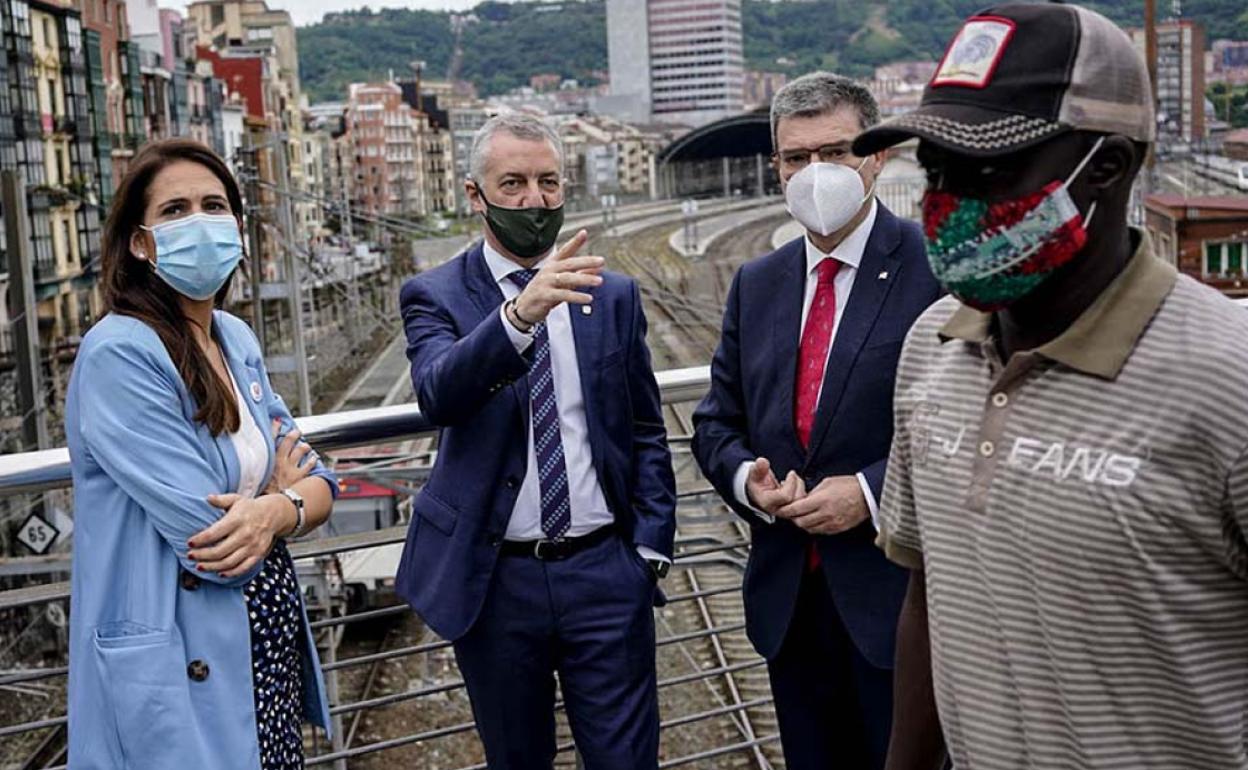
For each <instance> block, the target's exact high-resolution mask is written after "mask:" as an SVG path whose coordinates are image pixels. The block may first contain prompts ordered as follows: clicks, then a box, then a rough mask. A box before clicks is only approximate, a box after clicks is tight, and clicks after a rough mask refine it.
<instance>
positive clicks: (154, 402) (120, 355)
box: [65, 311, 338, 770]
mask: <svg viewBox="0 0 1248 770" xmlns="http://www.w3.org/2000/svg"><path fill="white" fill-rule="evenodd" d="M213 326H214V329H215V330H216V332H217V335H218V338H219V340H220V342H221V345H222V347H223V349H224V350H225V357H226V360H227V361H228V363H229V366H230V370H231V371H232V372H233V374H234V379H235V381H237V382H238V386H239V389H240V390H241V391H242V392H243V396H244V399H245V400H246V401H247V403H248V406H250V407H251V414H252V416H253V417H254V418H255V421H256V423H257V424H258V425H259V426H260V427H261V429H263V430H266V431H267V430H269V428H270V425H271V423H272V421H273V419H274V418H280V419H281V420H282V425H283V428H282V430H283V433H284V432H285V431H287V430H289V429H290V427H291V426H292V425H293V423H292V420H291V416H290V412H289V411H288V410H287V409H286V405H285V404H284V403H283V402H282V399H281V397H280V396H278V395H277V394H276V393H274V392H273V389H272V388H271V387H270V384H269V378H268V374H267V373H266V372H265V369H264V363H263V360H262V357H261V353H260V346H259V345H258V343H257V342H256V338H255V336H254V335H253V334H252V332H251V329H250V328H249V327H248V326H247V325H246V324H245V323H243V321H241V320H239V319H238V318H235V317H234V316H231V315H229V314H228V313H224V312H221V311H216V312H215V313H214V314H213ZM195 411H196V406H195V403H194V401H193V400H192V399H191V396H190V394H189V392H188V391H187V389H186V386H185V385H184V384H183V382H182V378H181V377H180V376H179V374H178V371H177V368H176V367H175V366H174V364H173V361H172V360H171V359H170V357H169V354H168V353H167V352H166V350H165V346H164V344H163V343H161V341H160V338H159V337H158V336H157V335H156V332H155V331H154V330H152V328H151V327H149V326H147V325H146V324H145V323H143V322H142V321H139V320H137V319H135V318H131V317H128V316H122V315H116V314H110V315H108V316H106V317H105V318H103V319H102V320H101V321H100V322H99V323H97V324H96V325H95V326H94V327H93V328H92V329H91V331H90V332H88V333H87V335H86V337H85V338H84V339H83V341H82V345H81V347H80V348H79V351H78V358H77V361H76V362H75V364H74V372H73V375H72V377H71V378H70V383H69V395H68V398H67V402H66V407H65V432H66V435H67V438H68V443H69V456H70V464H71V466H72V470H73V478H74V551H73V582H72V596H71V599H70V642H69V767H70V768H71V769H72V770H97V768H98V770H104V769H105V768H107V769H108V770H121V769H122V768H125V769H126V770H149V769H150V770H259V767H260V754H259V748H258V745H257V737H256V712H255V700H254V691H253V688H252V673H251V638H250V634H251V632H250V628H249V625H248V617H247V609H246V602H245V600H244V598H243V587H244V586H245V585H246V584H247V582H248V581H249V580H251V578H252V577H253V576H254V575H255V573H256V572H258V571H259V569H260V565H257V566H256V567H255V568H253V569H252V570H251V572H250V573H248V574H246V575H242V576H239V577H236V578H232V579H225V578H222V577H221V576H220V575H217V574H213V573H207V572H198V571H197V570H196V569H195V565H194V564H193V563H191V562H190V561H189V560H188V559H187V557H186V553H187V550H188V549H187V544H186V541H187V539H188V538H189V537H191V535H194V534H195V533H196V532H198V531H200V530H201V529H203V528H204V527H207V526H208V525H209V524H211V523H213V522H214V521H216V520H217V519H218V518H219V517H220V516H221V515H222V512H221V511H220V510H219V509H216V508H213V507H212V506H211V505H209V504H208V502H207V500H206V499H205V498H207V496H208V495H210V494H220V493H226V492H232V491H234V490H236V489H237V488H238V482H239V468H238V457H237V455H236V454H235V452H234V447H233V444H232V443H231V441H230V438H229V436H228V435H226V434H222V435H220V436H217V437H215V438H214V437H213V436H212V434H211V433H209V431H208V428H207V427H205V426H204V425H203V424H202V423H198V422H195V420H194V417H193V416H194V414H195ZM272 471H273V448H272V446H270V448H269V468H268V471H267V472H266V473H265V479H266V481H267V479H268V476H269V474H271V473H272ZM314 473H315V475H318V476H320V477H321V478H323V479H325V480H326V482H328V483H329V485H330V488H331V489H332V490H333V492H334V494H335V495H336V494H337V491H338V485H337V481H336V479H335V478H334V476H333V474H332V473H330V471H329V470H328V469H326V468H325V467H323V466H322V465H320V464H319V462H318V465H317V467H316V470H315V471H314ZM304 626H305V629H306V628H307V616H306V614H305V616H304ZM305 636H306V645H307V646H306V650H305V652H306V654H305V656H304V660H305V666H304V699H303V700H304V718H305V719H306V720H308V721H310V722H312V723H314V724H318V725H320V726H322V727H327V726H328V724H329V712H328V707H327V702H326V699H325V690H324V684H323V682H322V680H321V668H320V662H319V660H318V658H317V654H316V645H315V644H314V642H313V639H312V634H311V631H310V630H308V631H307V633H306V635H305ZM192 662H196V665H195V666H194V667H191V663H192ZM201 663H202V664H204V665H206V667H207V676H206V677H196V678H193V677H192V676H191V670H192V668H193V670H194V671H195V672H196V673H197V674H202V673H203V670H204V668H203V666H201V665H200V664H201Z"/></svg>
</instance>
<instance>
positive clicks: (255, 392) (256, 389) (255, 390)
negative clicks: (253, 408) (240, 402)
mask: <svg viewBox="0 0 1248 770" xmlns="http://www.w3.org/2000/svg"><path fill="white" fill-rule="evenodd" d="M262 395H264V392H263V391H261V390H260V383H258V382H253V383H251V400H252V401H255V402H259V401H260V397H261V396H262Z"/></svg>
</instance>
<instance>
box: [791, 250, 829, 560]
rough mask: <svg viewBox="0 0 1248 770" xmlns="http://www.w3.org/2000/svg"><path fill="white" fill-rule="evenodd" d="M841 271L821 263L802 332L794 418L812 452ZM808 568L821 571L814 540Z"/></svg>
mask: <svg viewBox="0 0 1248 770" xmlns="http://www.w3.org/2000/svg"><path fill="white" fill-rule="evenodd" d="M840 269H841V263H840V261H839V260H835V259H832V258H831V257H825V258H824V260H823V261H822V262H820V263H819V267H818V268H817V270H818V279H817V280H818V284H817V288H816V289H815V298H814V300H813V301H812V302H811V303H810V312H809V313H807V314H806V328H805V329H803V330H802V345H801V349H800V350H799V351H798V369H797V385H796V387H795V391H796V392H795V393H794V394H793V401H794V413H793V414H794V418H795V420H796V422H797V438H798V440H799V441H801V442H802V448H803V449H809V448H810V433H811V429H812V428H814V425H815V407H816V406H817V405H818V403H819V391H820V389H821V388H822V387H823V371H824V366H825V364H827V361H828V348H829V346H830V345H831V344H832V326H833V324H834V323H836V286H835V284H834V283H833V281H834V280H835V278H836V273H837V271H838V270H840ZM806 567H807V569H808V570H810V571H812V572H813V571H814V570H815V569H817V568H818V567H819V551H818V550H817V549H816V548H815V541H814V540H813V539H812V540H811V541H810V548H809V550H808V551H807V554H806Z"/></svg>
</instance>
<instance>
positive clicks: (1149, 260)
mask: <svg viewBox="0 0 1248 770" xmlns="http://www.w3.org/2000/svg"><path fill="white" fill-rule="evenodd" d="M1131 229H1132V231H1133V233H1134V235H1135V237H1136V238H1137V244H1136V248H1135V254H1134V255H1132V257H1131V260H1130V261H1129V262H1128V263H1127V266H1126V267H1125V268H1124V269H1123V271H1122V272H1121V273H1119V274H1118V276H1117V277H1116V278H1114V280H1113V282H1112V283H1110V284H1109V286H1108V287H1106V289H1105V290H1104V291H1103V292H1101V295H1100V296H1099V297H1097V298H1096V301H1095V302H1093V303H1092V304H1091V305H1090V306H1089V307H1088V308H1087V309H1086V310H1084V311H1083V314H1082V315H1080V316H1079V318H1077V319H1075V322H1074V323H1073V324H1071V325H1070V327H1069V328H1068V329H1066V331H1064V332H1062V333H1061V334H1060V335H1058V336H1057V337H1056V338H1055V339H1053V340H1050V341H1049V342H1047V343H1045V344H1044V345H1041V346H1040V347H1038V348H1036V349H1035V351H1034V352H1035V353H1038V354H1039V355H1042V356H1044V357H1045V358H1048V359H1050V360H1052V361H1056V362H1057V363H1060V364H1063V365H1065V366H1068V367H1070V368H1071V369H1076V370H1078V371H1081V372H1085V373H1087V374H1092V375H1095V376H1097V377H1101V378H1103V379H1106V380H1112V379H1114V378H1115V377H1117V376H1118V373H1119V372H1121V371H1122V367H1123V366H1124V365H1126V363H1127V359H1128V358H1130V357H1131V351H1133V350H1135V346H1136V344H1137V343H1138V342H1139V339H1140V337H1141V336H1143V334H1144V330H1145V329H1146V328H1147V327H1148V324H1149V321H1151V320H1152V318H1153V315H1154V314H1156V312H1157V309H1158V308H1160V307H1161V303H1162V302H1163V301H1164V300H1165V298H1166V297H1167V296H1168V295H1169V294H1170V290H1171V289H1173V288H1174V282H1175V280H1176V278H1177V276H1178V271H1176V270H1175V268H1174V266H1173V265H1170V264H1168V263H1166V262H1162V261H1161V260H1160V259H1158V258H1157V257H1155V256H1154V255H1153V246H1152V243H1151V242H1150V241H1149V238H1148V233H1146V232H1144V231H1143V230H1139V229H1137V228H1131ZM991 335H992V313H985V312H982V311H979V310H975V309H974V308H971V307H967V306H966V305H960V306H959V307H958V309H957V310H956V311H955V312H954V314H953V315H952V316H951V317H950V318H949V320H948V321H947V322H946V323H945V325H944V326H943V327H941V330H940V338H941V341H942V342H948V341H949V340H952V339H957V340H964V341H966V342H974V343H978V344H983V343H984V342H987V341H988V340H989V338H990V337H991Z"/></svg>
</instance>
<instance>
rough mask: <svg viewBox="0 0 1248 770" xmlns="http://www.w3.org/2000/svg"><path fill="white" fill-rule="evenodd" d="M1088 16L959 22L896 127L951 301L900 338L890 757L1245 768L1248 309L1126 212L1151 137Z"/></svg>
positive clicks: (875, 145)
mask: <svg viewBox="0 0 1248 770" xmlns="http://www.w3.org/2000/svg"><path fill="white" fill-rule="evenodd" d="M1153 121H1154V119H1153V110H1152V103H1151V96H1150V89H1149V86H1148V75H1147V72H1146V68H1145V64H1144V61H1143V60H1142V58H1141V56H1140V54H1139V53H1138V52H1137V51H1136V49H1135V48H1134V47H1133V45H1132V44H1131V42H1130V40H1129V39H1128V38H1127V36H1126V35H1125V34H1124V33H1123V32H1122V31H1121V30H1119V29H1118V28H1117V27H1115V26H1114V25H1113V24H1112V23H1111V22H1109V21H1108V20H1107V19H1105V18H1104V17H1102V16H1100V15H1098V14H1096V13H1093V12H1091V11H1088V10H1086V9H1083V8H1079V7H1076V6H1071V5H1044V4H1027V5H1023V4H1019V5H1001V6H997V7H994V8H991V9H988V10H986V11H983V12H982V13H979V14H977V15H976V16H974V17H972V18H970V19H968V20H967V21H966V23H965V24H964V26H963V27H962V29H961V30H960V31H959V32H958V34H957V35H956V37H955V38H954V40H953V42H952V43H951V44H950V46H949V49H948V51H947V52H946V54H945V56H944V59H943V60H942V61H941V63H940V66H939V67H938V71H937V73H936V75H935V77H934V78H933V79H932V81H931V83H930V84H929V85H928V88H927V90H926V91H925V93H924V97H923V101H922V104H921V106H920V107H919V109H918V110H916V111H915V112H913V113H910V114H908V115H904V116H901V117H899V118H896V119H894V120H892V121H889V122H886V123H882V124H880V125H878V126H876V127H874V128H872V129H870V130H867V131H865V132H864V133H862V134H860V135H859V137H858V138H857V139H856V140H855V142H854V147H853V151H854V153H855V154H856V155H862V156H865V155H870V154H872V153H874V152H878V151H880V150H882V149H884V148H886V147H888V146H890V145H893V144H896V143H897V142H899V141H902V140H905V139H907V138H911V137H917V138H918V139H919V150H918V157H919V161H920V162H921V163H922V165H923V166H924V169H925V171H926V172H927V175H928V187H927V192H926V195H925V197H924V201H923V219H924V221H923V226H924V231H925V232H924V234H925V238H926V241H927V250H928V259H929V262H930V263H931V266H932V270H933V273H934V274H935V276H936V278H937V279H938V280H939V281H940V282H941V284H942V285H943V286H944V287H945V288H946V289H947V290H948V291H949V293H950V294H951V295H952V296H951V297H948V298H946V299H944V300H941V301H940V302H938V303H937V304H936V305H934V306H933V307H932V308H931V309H929V310H928V311H927V312H926V313H925V314H924V315H923V316H922V317H921V318H920V319H919V321H918V322H917V323H916V325H915V326H914V328H913V329H912V330H911V332H910V334H909V336H908V338H907V341H906V344H905V348H904V350H903V352H902V355H901V363H900V368H899V371H898V375H897V389H896V397H895V412H894V414H895V428H894V439H893V446H892V451H891V454H890V458H889V461H888V472H887V477H886V481H885V486H884V491H883V497H882V500H881V502H880V517H879V518H880V527H879V529H880V535H879V538H878V541H877V542H878V543H879V545H880V546H881V547H882V548H883V549H884V551H885V553H886V554H887V555H888V556H889V557H890V558H891V559H893V560H894V561H896V562H897V563H899V564H902V565H904V566H906V567H908V568H910V570H911V577H910V584H909V589H908V593H907V597H906V600H905V604H904V606H903V608H902V612H901V620H900V623H899V627H898V639H897V650H898V652H897V666H896V671H895V683H896V689H895V699H894V701H895V704H896V709H895V712H894V726H893V735H892V740H891V743H890V751H889V759H888V768H890V770H911V769H915V770H917V769H919V768H922V769H923V770H932V769H933V768H936V767H939V765H940V763H941V762H942V761H943V759H944V755H945V753H946V751H947V753H948V755H949V758H950V759H951V760H952V762H953V765H954V767H956V768H993V770H998V769H1000V768H1035V769H1037V770H1039V769H1040V768H1094V769H1096V770H1101V769H1104V768H1124V769H1125V768H1131V769H1132V770H1136V769H1138V768H1200V770H1222V769H1224V768H1225V769H1235V770H1244V769H1245V768H1248V745H1246V738H1245V735H1246V733H1245V719H1246V718H1248V686H1246V683H1248V642H1246V641H1245V640H1248V536H1246V533H1248V410H1245V409H1244V408H1243V399H1242V396H1243V394H1244V393H1245V392H1248V358H1246V357H1245V356H1244V355H1243V341H1244V340H1245V339H1248V314H1246V313H1244V311H1243V309H1242V308H1237V307H1235V306H1234V305H1233V304H1232V303H1231V302H1230V301H1229V300H1227V299H1225V298H1224V297H1222V296H1221V295H1219V294H1217V293H1216V292H1214V291H1212V290H1210V289H1207V288H1205V287H1203V286H1201V285H1200V284H1198V283H1197V282H1195V281H1193V280H1191V279H1189V278H1186V277H1181V276H1178V275H1177V273H1176V271H1175V269H1174V267H1173V266H1172V265H1170V264H1167V263H1165V262H1162V261H1161V260H1159V259H1158V258H1157V257H1155V256H1154V255H1153V253H1152V247H1151V245H1150V244H1149V241H1148V237H1147V235H1146V234H1145V233H1144V232H1142V231H1140V230H1137V229H1134V228H1131V227H1129V226H1128V224H1127V208H1128V203H1129V200H1130V196H1131V188H1132V184H1133V182H1134V180H1135V177H1136V175H1137V174H1138V172H1139V170H1140V168H1141V165H1142V164H1143V161H1144V159H1145V156H1146V153H1147V152H1148V150H1149V145H1150V143H1151V142H1152V141H1153V126H1154V122H1153Z"/></svg>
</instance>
